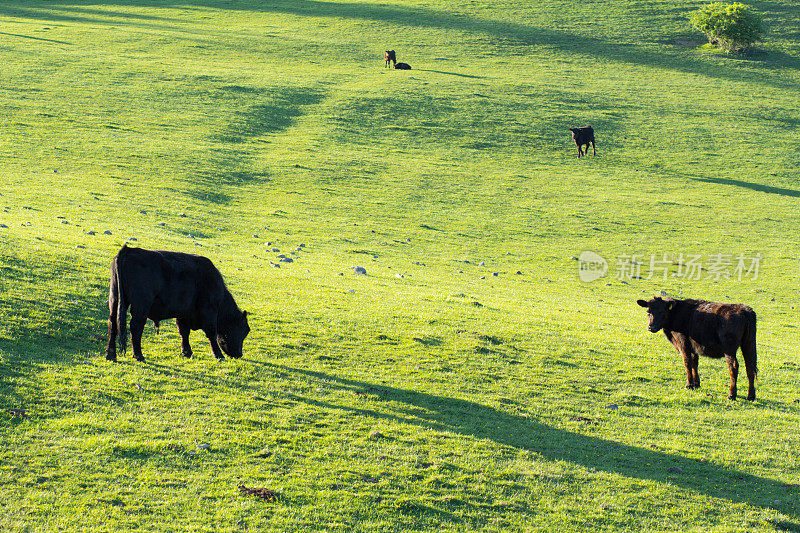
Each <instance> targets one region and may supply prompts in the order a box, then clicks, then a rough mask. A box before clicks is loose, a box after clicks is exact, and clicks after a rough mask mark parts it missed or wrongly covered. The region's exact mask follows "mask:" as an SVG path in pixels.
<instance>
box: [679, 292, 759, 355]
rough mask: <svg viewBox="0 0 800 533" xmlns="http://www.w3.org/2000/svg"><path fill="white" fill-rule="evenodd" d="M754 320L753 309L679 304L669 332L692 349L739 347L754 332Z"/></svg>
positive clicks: (690, 302) (705, 303) (699, 302)
mask: <svg viewBox="0 0 800 533" xmlns="http://www.w3.org/2000/svg"><path fill="white" fill-rule="evenodd" d="M755 320H756V316H755V312H754V311H753V309H751V308H750V307H749V306H747V305H744V304H729V303H718V302H708V301H704V300H680V301H678V302H677V305H676V309H675V311H674V312H673V315H672V316H671V319H670V325H669V329H670V330H671V331H673V332H674V333H677V334H678V335H679V337H678V338H680V336H681V335H685V336H686V337H688V338H689V339H691V341H692V343H693V344H695V345H698V346H706V347H708V348H713V347H720V346H722V345H723V344H731V343H737V344H738V343H740V342H741V341H742V339H743V338H744V337H745V336H746V334H747V332H748V331H749V330H750V328H751V327H752V328H753V329H754V328H755ZM713 351H715V350H711V352H713Z"/></svg>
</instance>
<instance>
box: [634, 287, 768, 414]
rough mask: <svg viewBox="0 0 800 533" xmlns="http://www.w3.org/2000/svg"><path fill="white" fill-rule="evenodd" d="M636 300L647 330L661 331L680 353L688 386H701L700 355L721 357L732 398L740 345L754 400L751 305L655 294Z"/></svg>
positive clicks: (750, 398)
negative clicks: (645, 316) (645, 315)
mask: <svg viewBox="0 0 800 533" xmlns="http://www.w3.org/2000/svg"><path fill="white" fill-rule="evenodd" d="M636 303H637V304H639V305H640V306H642V307H646V308H647V318H648V329H649V330H650V331H651V332H653V333H655V332H657V331H658V330H663V331H664V335H666V337H667V339H668V340H669V342H671V343H672V345H673V346H675V348H676V349H677V350H678V353H680V354H681V355H682V356H683V363H684V365H685V366H686V388H687V389H699V388H700V375H699V374H698V372H697V362H698V360H699V356H701V355H703V356H705V357H710V358H712V359H720V358H722V357H724V358H725V361H727V363H728V372H729V373H730V376H731V387H730V393H729V394H728V398H729V399H731V400H735V399H736V378H737V376H738V375H739V361H737V359H736V352H737V351H738V350H739V348H740V347H741V349H742V356H743V357H744V364H745V368H746V370H747V380H748V382H749V385H750V388H749V390H748V391H747V399H748V400H751V401H752V400H755V399H756V387H755V380H756V374H757V373H758V366H757V361H756V359H757V358H756V314H755V312H754V311H753V310H752V309H751V308H750V307H748V306H746V305H743V304H722V303H714V302H707V301H705V300H680V299H673V298H669V297H667V298H664V299H662V298H660V297H658V296H657V297H655V298H653V299H652V300H649V301H644V300H637V301H636Z"/></svg>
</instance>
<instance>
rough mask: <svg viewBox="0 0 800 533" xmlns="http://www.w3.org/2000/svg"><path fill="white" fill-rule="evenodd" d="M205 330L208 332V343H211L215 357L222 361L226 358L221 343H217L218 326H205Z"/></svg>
mask: <svg viewBox="0 0 800 533" xmlns="http://www.w3.org/2000/svg"><path fill="white" fill-rule="evenodd" d="M203 332H204V333H205V334H206V337H208V343H209V344H210V345H211V351H212V352H214V357H216V358H217V359H219V360H220V361H221V360H223V359H225V356H224V355H222V350H220V348H219V343H217V327H216V326H208V327H205V328H203Z"/></svg>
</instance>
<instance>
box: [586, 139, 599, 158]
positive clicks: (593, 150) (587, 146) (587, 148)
mask: <svg viewBox="0 0 800 533" xmlns="http://www.w3.org/2000/svg"><path fill="white" fill-rule="evenodd" d="M586 151H587V152H588V151H589V145H588V144H587V145H586ZM592 155H593V156H595V155H597V151H596V150H595V149H594V141H592Z"/></svg>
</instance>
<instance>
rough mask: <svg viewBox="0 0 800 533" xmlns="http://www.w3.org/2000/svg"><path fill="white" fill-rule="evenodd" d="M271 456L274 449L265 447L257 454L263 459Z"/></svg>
mask: <svg viewBox="0 0 800 533" xmlns="http://www.w3.org/2000/svg"><path fill="white" fill-rule="evenodd" d="M271 456H272V450H270V449H269V448H264V449H263V450H261V451H260V452H258V453H257V454H256V457H260V458H262V459H266V458H267V457H271Z"/></svg>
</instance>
